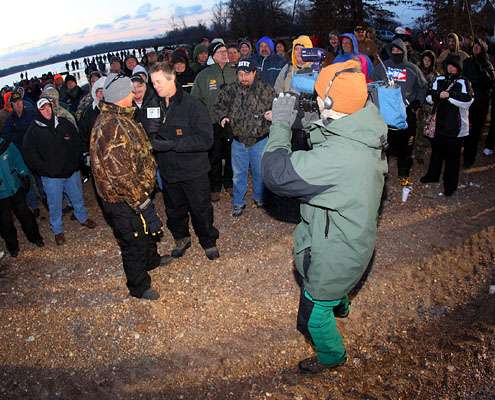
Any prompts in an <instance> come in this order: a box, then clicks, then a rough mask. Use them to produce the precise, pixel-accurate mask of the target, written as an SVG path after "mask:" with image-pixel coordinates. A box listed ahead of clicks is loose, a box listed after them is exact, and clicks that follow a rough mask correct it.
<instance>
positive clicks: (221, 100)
mask: <svg viewBox="0 0 495 400" xmlns="http://www.w3.org/2000/svg"><path fill="white" fill-rule="evenodd" d="M274 98H275V91H274V90H273V88H272V87H271V86H270V85H268V84H267V83H265V82H262V81H261V80H259V79H256V80H255V81H254V83H253V84H252V85H251V86H250V87H244V86H241V85H240V84H239V82H234V83H231V84H229V85H226V86H224V87H223V88H222V89H220V91H219V92H218V98H217V101H216V103H215V107H213V113H214V122H217V123H220V122H221V121H222V119H223V118H225V117H227V118H229V120H230V125H231V127H232V133H233V135H234V138H235V139H236V140H238V141H239V142H241V143H243V144H245V145H246V146H252V145H254V144H255V143H256V142H257V141H258V139H259V138H261V137H263V136H265V135H268V131H269V129H270V122H269V121H267V120H266V119H265V117H264V114H265V112H267V111H270V110H271V109H272V101H273V99H274Z"/></svg>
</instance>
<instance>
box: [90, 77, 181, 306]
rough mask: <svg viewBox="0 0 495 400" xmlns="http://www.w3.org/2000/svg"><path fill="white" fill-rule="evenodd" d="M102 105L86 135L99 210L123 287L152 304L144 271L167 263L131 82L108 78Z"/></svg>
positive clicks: (148, 150)
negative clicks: (116, 253) (113, 242)
mask: <svg viewBox="0 0 495 400" xmlns="http://www.w3.org/2000/svg"><path fill="white" fill-rule="evenodd" d="M103 96H104V98H105V101H104V102H101V103H100V106H101V113H100V115H99V116H98V118H97V119H96V123H95V126H94V127H93V130H92V132H91V140H90V155H91V168H92V171H93V176H94V180H95V186H96V190H97V192H98V195H99V196H100V198H101V204H102V209H103V212H104V214H105V216H106V219H107V221H108V222H109V224H110V226H111V227H112V229H113V233H114V236H115V238H116V239H117V243H118V244H119V247H120V251H121V255H122V264H123V267H124V272H125V274H126V278H127V288H128V289H129V294H130V295H131V296H133V297H137V298H142V299H145V300H157V299H158V298H159V297H160V295H159V294H158V292H157V291H156V290H154V289H153V288H151V277H150V275H149V273H148V271H150V270H152V269H154V268H157V267H158V266H163V265H166V264H168V263H170V262H171V261H172V257H169V256H163V257H160V255H159V254H158V252H157V245H156V243H157V241H158V240H159V239H160V237H161V235H162V233H163V230H162V223H161V221H160V218H159V217H158V215H157V213H156V210H155V206H154V204H153V202H152V200H151V195H152V193H153V190H154V189H155V173H156V163H155V159H154V157H153V155H152V153H151V144H150V141H149V139H148V136H147V135H146V132H145V131H144V128H143V126H142V125H141V124H139V123H137V122H136V121H135V120H134V112H135V109H134V108H133V107H132V100H133V97H134V94H133V92H132V83H131V80H130V79H129V78H128V77H126V76H124V75H121V74H113V73H111V74H109V75H108V77H107V78H106V80H105V85H104V87H103Z"/></svg>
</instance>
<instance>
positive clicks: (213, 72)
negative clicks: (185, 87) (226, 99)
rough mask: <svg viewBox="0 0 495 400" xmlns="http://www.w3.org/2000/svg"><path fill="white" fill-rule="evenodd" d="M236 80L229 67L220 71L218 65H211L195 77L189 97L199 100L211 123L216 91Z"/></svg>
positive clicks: (234, 72) (213, 115) (213, 117)
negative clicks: (204, 107) (206, 110)
mask: <svg viewBox="0 0 495 400" xmlns="http://www.w3.org/2000/svg"><path fill="white" fill-rule="evenodd" d="M236 80H237V74H236V71H235V69H234V68H232V67H230V66H229V65H225V67H224V68H223V70H222V69H221V68H220V66H219V65H218V64H213V65H210V66H209V67H207V68H205V69H204V70H202V71H201V72H200V73H199V74H198V76H196V79H195V80H194V86H193V88H192V90H191V95H193V96H194V97H197V98H198V99H199V100H201V101H202V102H203V104H204V105H205V106H206V107H207V108H208V113H209V114H210V118H211V120H212V121H213V120H214V119H215V114H214V112H213V107H214V105H215V102H216V100H217V96H218V91H219V90H220V89H221V88H222V87H223V86H224V85H226V84H229V83H233V82H235V81H236Z"/></svg>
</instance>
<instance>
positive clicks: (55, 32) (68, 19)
mask: <svg viewBox="0 0 495 400" xmlns="http://www.w3.org/2000/svg"><path fill="white" fill-rule="evenodd" d="M215 1H216V0H170V1H169V0H142V2H139V1H137V2H135V1H122V0H78V1H72V0H71V1H63V0H62V1H58V2H52V3H50V2H46V1H41V0H20V1H17V2H16V1H15V0H14V1H13V0H8V5H7V4H6V5H5V7H8V8H11V9H16V13H15V17H13V16H12V15H13V14H14V13H10V14H11V16H10V17H8V18H4V19H3V20H2V31H3V32H4V34H3V35H2V40H0V69H1V68H7V67H10V66H13V65H18V64H24V63H26V62H30V61H37V60H42V59H45V58H47V57H49V56H52V55H55V54H62V53H65V52H68V51H71V50H74V49H79V48H81V47H84V46H87V45H91V44H96V43H100V42H104V41H118V40H131V39H141V38H151V37H154V36H157V35H160V34H163V33H165V32H166V31H168V30H170V29H172V27H173V21H175V23H178V24H181V23H182V19H184V20H185V22H186V24H188V25H190V24H195V23H197V22H198V21H203V22H205V23H209V22H210V19H211V7H212V6H213V4H214V3H215ZM5 7H4V8H5ZM21 7H22V11H21ZM11 11H12V10H11ZM397 12H398V14H399V16H400V17H401V20H403V21H404V23H405V24H406V23H407V24H409V20H411V16H413V15H415V11H414V10H410V9H407V8H404V7H403V8H402V9H397Z"/></svg>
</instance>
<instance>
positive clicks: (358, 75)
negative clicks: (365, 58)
mask: <svg viewBox="0 0 495 400" xmlns="http://www.w3.org/2000/svg"><path fill="white" fill-rule="evenodd" d="M345 69H356V70H357V72H343V73H341V74H339V75H338V76H337V77H335V74H336V73H338V72H340V71H343V70H345ZM332 80H333V82H332V83H331V84H330V81H332ZM329 84H330V86H329ZM315 89H316V93H318V97H320V98H321V99H322V100H325V97H326V96H328V97H330V98H331V99H332V100H333V105H332V110H334V111H337V112H340V113H343V114H352V113H354V112H356V111H358V110H360V109H361V108H363V107H364V105H365V104H366V100H367V99H368V87H367V86H366V77H365V76H364V74H363V73H362V72H361V63H360V62H359V61H357V60H348V61H345V62H341V63H335V64H332V65H329V66H328V67H325V68H323V69H322V70H321V72H320V74H319V75H318V78H317V79H316V83H315ZM327 90H328V93H326V92H327Z"/></svg>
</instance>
